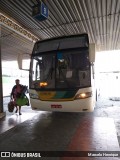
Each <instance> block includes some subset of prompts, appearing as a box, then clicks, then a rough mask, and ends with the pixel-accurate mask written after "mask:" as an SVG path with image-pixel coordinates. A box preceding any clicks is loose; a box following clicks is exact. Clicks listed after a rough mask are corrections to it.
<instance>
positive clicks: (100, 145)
mask: <svg viewBox="0 0 120 160" xmlns="http://www.w3.org/2000/svg"><path fill="white" fill-rule="evenodd" d="M26 116H27V114H26ZM20 117H22V116H20ZM0 150H1V151H23V152H26V151H27V152H30V151H34V152H35V151H39V152H40V151H55V152H56V151H83V152H84V151H120V149H119V144H118V140H117V135H116V129H115V125H114V121H113V119H112V118H104V117H103V118H101V117H94V116H93V114H92V113H84V114H81V113H51V112H40V113H39V114H36V115H35V116H33V117H32V118H31V119H29V120H26V121H24V122H23V123H21V124H19V125H16V126H15V127H13V128H12V129H10V130H8V131H6V132H4V133H1V134H0ZM23 159H24V158H23ZM40 159H41V160H84V159H85V160H89V159H90V160H91V159H96V160H97V159H99V160H104V159H105V160H112V159H113V160H117V159H118V157H117V158H116V157H115V158H113V157H105V158H104V157H92V158H91V157H90V158H89V157H59V154H58V157H42V158H40Z"/></svg>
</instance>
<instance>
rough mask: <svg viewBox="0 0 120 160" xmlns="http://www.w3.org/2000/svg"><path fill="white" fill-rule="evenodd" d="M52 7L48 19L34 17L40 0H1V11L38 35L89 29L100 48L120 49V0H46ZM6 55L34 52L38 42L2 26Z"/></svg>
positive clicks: (3, 46)
mask: <svg viewBox="0 0 120 160" xmlns="http://www.w3.org/2000/svg"><path fill="white" fill-rule="evenodd" d="M43 2H44V3H45V4H46V5H47V6H48V8H49V17H48V19H47V20H45V21H42V22H39V21H37V20H35V19H34V18H33V17H32V7H33V6H34V5H35V4H38V1H37V0H1V1H0V12H1V13H3V14H5V15H7V16H8V17H9V18H11V19H12V20H14V21H15V22H16V23H18V24H20V25H21V26H22V27H24V28H25V29H26V30H28V31H29V32H31V33H32V34H34V35H35V36H36V37H38V39H40V40H42V39H48V38H52V37H59V36H63V35H72V34H80V33H85V32H86V33H88V35H89V40H90V43H96V46H97V51H105V50H118V49H120V0H43ZM1 39H2V59H3V60H15V59H16V55H17V54H19V53H29V54H30V53H31V52H32V48H33V45H34V43H33V42H32V41H30V40H28V39H25V38H24V37H22V36H20V35H17V33H15V32H13V31H11V30H10V29H8V28H6V27H4V26H3V27H2V35H1Z"/></svg>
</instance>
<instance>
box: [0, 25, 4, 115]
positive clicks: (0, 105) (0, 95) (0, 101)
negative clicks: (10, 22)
mask: <svg viewBox="0 0 120 160" xmlns="http://www.w3.org/2000/svg"><path fill="white" fill-rule="evenodd" d="M0 37H1V25H0ZM1 43H2V40H1V38H0V113H3V84H2V59H1V54H2V52H1V45H2V44H1Z"/></svg>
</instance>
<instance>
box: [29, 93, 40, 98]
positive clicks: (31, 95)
mask: <svg viewBox="0 0 120 160" xmlns="http://www.w3.org/2000/svg"><path fill="white" fill-rule="evenodd" d="M30 98H33V99H39V96H38V95H37V94H33V93H30Z"/></svg>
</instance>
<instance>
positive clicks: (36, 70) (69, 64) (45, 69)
mask: <svg viewBox="0 0 120 160" xmlns="http://www.w3.org/2000/svg"><path fill="white" fill-rule="evenodd" d="M88 55H89V54H88V48H86V49H84V50H65V51H62V50H61V51H60V50H58V51H53V53H52V52H51V53H48V52H46V53H40V54H37V55H34V56H32V60H31V70H32V72H31V83H30V85H31V86H30V87H31V88H36V89H39V90H56V89H59V90H61V89H73V88H82V87H90V86H91V80H90V79H91V78H90V77H91V74H90V62H89V57H88Z"/></svg>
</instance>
